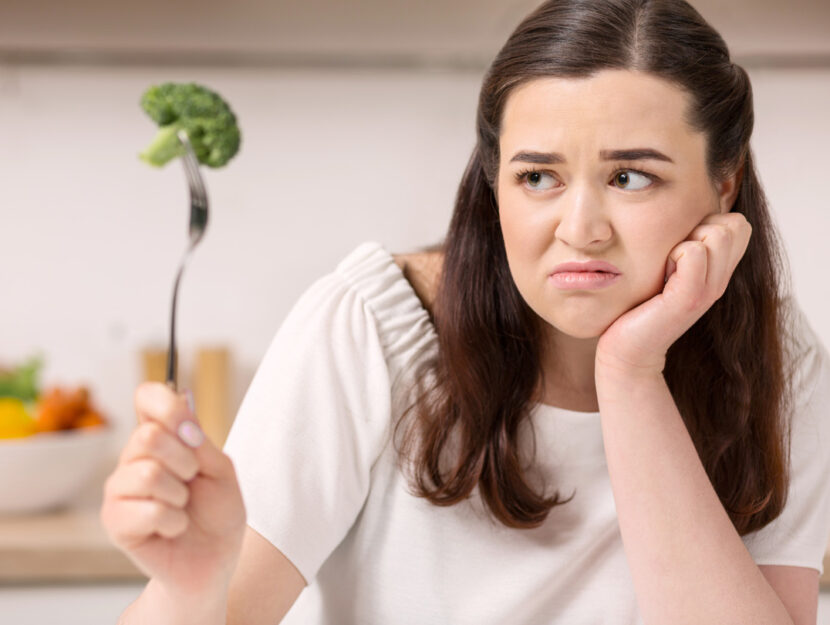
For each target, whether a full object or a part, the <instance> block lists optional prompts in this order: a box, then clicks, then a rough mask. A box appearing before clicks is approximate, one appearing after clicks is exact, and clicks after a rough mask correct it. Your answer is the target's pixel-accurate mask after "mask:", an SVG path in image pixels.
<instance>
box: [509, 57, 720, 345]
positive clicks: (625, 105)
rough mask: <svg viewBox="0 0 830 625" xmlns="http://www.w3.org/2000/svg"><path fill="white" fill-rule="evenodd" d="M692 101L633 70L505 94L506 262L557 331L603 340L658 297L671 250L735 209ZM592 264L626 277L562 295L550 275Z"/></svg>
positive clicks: (541, 83) (546, 82)
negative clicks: (711, 164)
mask: <svg viewBox="0 0 830 625" xmlns="http://www.w3.org/2000/svg"><path fill="white" fill-rule="evenodd" d="M688 106H689V96H688V95H687V94H686V92H684V91H683V90H682V89H680V88H679V87H677V86H675V85H673V84H671V83H669V82H668V81H665V80H663V79H661V78H658V77H655V76H653V75H650V74H646V73H642V72H635V71H629V70H603V71H600V72H598V73H596V74H594V75H592V76H591V77H589V78H552V77H544V78H538V79H533V80H531V81H530V82H527V83H524V84H522V85H520V86H519V87H517V88H516V89H514V91H513V92H512V93H511V94H510V95H509V97H508V99H507V102H506V104H505V108H504V111H503V114H502V129H501V136H500V139H499V143H500V162H499V172H498V178H497V181H496V184H497V197H498V204H499V218H500V221H501V229H502V234H503V237H504V245H505V249H506V251H507V261H508V264H509V266H510V272H511V274H512V276H513V280H514V281H515V283H516V286H517V288H518V290H519V292H520V293H521V295H522V297H523V298H524V299H525V301H526V302H527V304H528V305H529V306H530V307H531V309H533V310H534V311H535V312H536V314H537V315H539V316H540V317H542V318H543V319H544V320H545V321H546V322H547V323H548V324H550V325H551V326H553V328H555V329H556V330H558V331H560V332H562V333H564V334H567V335H569V336H572V337H575V338H595V337H598V336H600V335H601V334H602V333H603V332H604V331H605V330H606V329H607V328H608V327H609V326H610V325H611V324H612V323H613V322H614V321H615V320H616V319H617V318H618V317H619V316H620V315H622V314H623V313H625V312H627V311H628V310H630V309H632V308H634V307H636V306H637V305H638V304H640V303H642V302H644V301H646V300H647V299H649V298H651V297H653V296H654V295H656V294H657V293H659V292H660V291H662V288H663V284H664V278H665V270H666V262H667V259H668V256H669V252H670V251H671V250H672V248H674V247H675V246H676V245H677V244H678V243H680V242H681V241H683V240H685V239H686V238H687V236H688V235H689V233H691V231H692V230H693V229H694V228H695V227H696V226H697V225H698V224H699V223H700V221H701V220H703V219H704V217H706V216H707V215H710V214H713V213H717V212H719V211H722V212H728V211H729V210H730V208H731V206H729V205H728V198H727V192H728V191H729V188H728V184H724V185H720V184H717V185H716V184H714V183H713V182H712V180H711V179H710V178H709V176H708V174H707V171H706V162H705V154H706V138H705V136H704V135H703V133H701V132H699V131H696V130H694V129H692V128H691V127H690V126H689V125H688V124H687V122H686V121H685V114H686V111H687V107H688ZM620 151H629V153H628V154H614V152H620ZM632 151H639V152H641V153H640V154H636V153H633V152H632ZM644 151H651V152H653V153H652V154H643V153H642V152H644ZM520 153H524V155H522V154H520ZM529 153H537V154H536V155H535V156H534V155H532V154H529ZM551 153H554V155H553V156H550V154H551ZM543 155H544V156H543ZM663 157H665V159H664V158H663ZM666 159H667V160H666ZM530 161H533V162H530ZM541 161H544V162H541ZM584 260H602V261H606V262H609V263H611V264H613V265H614V266H616V268H617V269H618V270H619V272H620V273H621V275H620V277H619V278H618V279H617V280H616V282H614V283H613V284H611V285H610V286H607V287H605V288H602V289H599V290H579V289H577V290H562V289H559V288H557V287H556V286H555V285H554V284H553V281H552V280H551V279H550V278H549V275H550V274H551V272H552V270H553V268H554V267H555V266H556V265H558V264H559V263H563V262H567V261H584Z"/></svg>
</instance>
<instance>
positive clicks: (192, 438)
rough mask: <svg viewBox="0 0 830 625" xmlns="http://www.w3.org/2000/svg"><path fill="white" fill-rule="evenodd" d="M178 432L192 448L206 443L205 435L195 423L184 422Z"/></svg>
mask: <svg viewBox="0 0 830 625" xmlns="http://www.w3.org/2000/svg"><path fill="white" fill-rule="evenodd" d="M178 432H179V438H180V439H182V440H183V441H184V442H185V443H186V444H188V445H190V446H191V447H198V446H199V445H201V444H202V443H204V442H205V433H204V432H202V428H200V427H199V425H198V424H197V423H196V422H195V421H182V422H181V423H180V424H179V429H178Z"/></svg>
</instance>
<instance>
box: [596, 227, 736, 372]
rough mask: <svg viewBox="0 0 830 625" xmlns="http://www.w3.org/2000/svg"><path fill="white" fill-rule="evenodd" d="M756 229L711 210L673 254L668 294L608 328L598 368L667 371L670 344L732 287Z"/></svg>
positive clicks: (601, 343) (602, 339) (665, 289)
mask: <svg viewBox="0 0 830 625" xmlns="http://www.w3.org/2000/svg"><path fill="white" fill-rule="evenodd" d="M751 234H752V227H751V226H750V225H749V222H747V220H746V218H745V217H744V216H743V215H742V214H740V213H725V214H720V213H719V214H713V215H708V216H707V217H706V218H705V219H704V220H703V221H701V222H700V224H699V225H698V226H697V227H696V228H695V229H694V230H693V231H692V233H691V234H690V235H689V238H688V239H687V240H685V241H682V242H681V243H679V244H678V245H677V246H675V247H674V249H672V251H671V252H670V253H669V258H668V262H667V269H666V274H667V282H666V284H665V286H664V287H663V291H662V293H658V294H657V295H655V296H654V297H652V298H651V299H649V300H647V301H645V302H643V303H642V304H640V305H639V306H637V307H635V308H633V309H631V310H629V311H628V312H626V313H625V314H623V315H621V316H620V317H619V318H618V319H617V320H616V321H615V322H614V323H612V324H611V325H610V326H609V327H608V329H607V330H605V332H603V334H602V336H601V337H600V339H599V342H598V344H597V354H596V367H595V373H597V374H601V373H602V372H603V371H607V370H609V369H610V370H616V371H617V372H619V371H622V372H624V373H636V374H638V375H639V374H645V375H651V374H662V371H663V368H664V366H665V360H666V352H667V351H668V349H669V347H671V345H672V344H673V343H674V342H675V341H676V340H677V339H678V338H680V337H681V336H682V335H683V333H684V332H686V330H688V329H689V328H690V327H692V325H694V323H695V322H696V321H697V320H698V319H700V317H702V316H703V314H704V313H705V312H706V311H707V310H709V308H710V307H711V306H712V304H714V303H715V301H716V300H717V299H718V298H720V297H721V296H722V295H723V293H724V291H726V286H727V284H728V283H729V280H730V278H731V277H732V273H733V272H734V271H735V267H737V265H738V262H739V261H740V260H741V258H742V257H743V255H744V252H746V248H747V245H748V244H749V237H750V235H751ZM598 377H599V376H598Z"/></svg>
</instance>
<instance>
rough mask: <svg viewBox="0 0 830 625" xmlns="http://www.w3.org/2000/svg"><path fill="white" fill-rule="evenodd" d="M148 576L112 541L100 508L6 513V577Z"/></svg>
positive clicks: (2, 567)
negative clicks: (44, 512)
mask: <svg viewBox="0 0 830 625" xmlns="http://www.w3.org/2000/svg"><path fill="white" fill-rule="evenodd" d="M116 580H119V581H124V580H146V577H145V576H144V575H143V574H142V573H141V572H140V571H139V570H138V569H137V568H136V567H135V565H133V563H132V562H130V560H129V559H128V558H127V557H126V556H125V555H124V554H123V553H121V552H120V551H119V550H118V549H117V548H116V547H115V546H114V545H112V544H111V543H110V542H109V540H108V538H107V535H106V533H105V532H104V530H103V528H102V527H101V524H100V522H99V519H98V509H94V508H90V507H83V508H76V509H67V510H63V511H60V512H54V513H52V514H41V515H20V516H0V583H4V584H6V583H21V584H28V583H47V582H68V581H72V582H78V581H116Z"/></svg>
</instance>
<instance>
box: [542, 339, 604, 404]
mask: <svg viewBox="0 0 830 625" xmlns="http://www.w3.org/2000/svg"><path fill="white" fill-rule="evenodd" d="M598 342H599V337H595V338H588V339H580V338H575V337H572V336H568V335H566V334H563V333H561V332H559V331H558V330H556V329H555V328H553V327H551V328H550V333H549V338H548V343H547V346H548V349H546V350H544V355H543V359H542V369H543V373H544V381H545V384H544V388H543V389H540V392H541V395H542V400H541V402H542V403H544V404H548V405H551V406H556V407H558V408H564V409H566V410H575V411H578V412H597V411H598V410H599V405H598V402H597V390H596V383H595V381H594V358H595V356H596V352H597V343H598Z"/></svg>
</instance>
